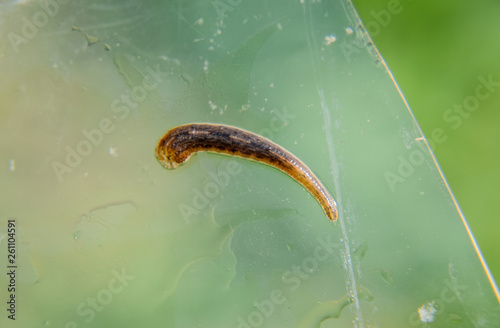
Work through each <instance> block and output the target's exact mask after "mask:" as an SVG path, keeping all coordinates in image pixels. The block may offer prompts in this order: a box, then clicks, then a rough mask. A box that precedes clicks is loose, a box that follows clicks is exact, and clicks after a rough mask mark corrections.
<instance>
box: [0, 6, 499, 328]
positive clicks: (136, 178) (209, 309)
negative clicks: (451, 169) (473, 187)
mask: <svg viewBox="0 0 500 328" xmlns="http://www.w3.org/2000/svg"><path fill="white" fill-rule="evenodd" d="M0 8H1V16H0V27H1V30H0V33H2V39H1V40H2V41H1V44H0V71H1V77H0V94H1V96H0V163H1V169H0V181H1V183H2V189H1V195H0V204H1V206H0V214H1V220H0V234H1V235H0V256H1V258H0V263H2V270H5V271H4V272H5V273H2V274H1V275H0V289H1V290H2V292H1V294H0V299H1V303H2V304H3V307H4V308H5V309H4V310H3V311H2V315H1V317H0V323H1V325H2V327H4V325H8V326H9V327H10V326H13V327H14V326H16V325H17V326H19V327H34V326H46V327H65V328H74V327H138V326H144V327H237V328H248V327H322V328H328V327H431V326H432V327H457V326H460V327H493V326H494V325H495V324H496V323H498V322H500V320H499V319H500V308H499V303H498V291H497V289H496V287H495V284H494V282H493V280H492V279H491V278H489V275H488V271H487V267H486V264H485V263H484V262H483V261H482V257H481V255H480V251H479V250H478V249H477V247H476V246H475V244H474V242H473V237H472V235H471V233H470V232H469V230H468V228H467V223H466V221H465V219H464V218H463V216H462V215H461V212H460V210H459V207H458V205H457V204H456V202H455V200H454V198H453V196H452V194H451V191H450V190H449V188H448V186H447V184H446V181H445V179H444V176H443V174H442V173H441V171H440V169H439V166H438V164H437V162H436V161H435V158H434V157H433V155H432V153H431V151H430V148H429V146H428V143H427V139H426V138H425V136H424V135H423V134H422V132H421V130H420V128H419V127H418V124H417V122H416V121H415V119H414V117H413V115H412V113H411V111H410V110H409V107H408V105H407V104H406V102H405V100H404V97H403V96H402V94H401V92H400V90H399V89H398V87H397V85H396V83H395V81H394V80H393V78H392V75H391V73H390V70H389V69H388V68H387V67H386V65H385V63H384V61H383V60H382V58H381V57H380V55H379V54H378V52H377V49H376V48H375V46H374V45H373V43H372V42H371V40H370V38H369V37H368V35H367V33H366V31H365V29H364V27H363V26H362V24H361V22H360V21H359V18H358V16H357V14H356V12H355V10H354V8H353V7H352V5H351V3H350V2H349V1H343V0H339V1H302V0H301V1H284V0H283V1H281V0H272V1H261V0H254V1H243V0H215V1H182V0H176V1H148V2H146V1H126V2H119V1H106V2H103V1H78V0H74V1H69V0H64V1H63V0H58V1H56V0H48V1H42V2H38V1H10V2H9V1H7V2H4V3H3V4H2V5H0ZM191 122H210V123H214V124H226V125H233V126H237V127H240V128H243V129H246V130H249V131H252V132H254V133H257V134H259V135H262V136H264V137H266V138H269V139H270V140H272V141H273V142H275V143H277V144H279V145H281V146H282V147H284V148H286V149H287V150H289V151H290V152H292V153H293V154H295V155H296V156H297V157H298V158H300V159H301V160H302V161H303V162H304V163H305V164H306V165H307V166H309V167H310V168H311V170H312V171H313V172H314V173H315V174H316V175H317V176H318V177H319V179H320V180H321V181H322V182H323V184H324V185H325V186H326V188H327V189H328V190H329V191H330V192H331V193H332V195H333V197H334V198H335V199H336V201H337V203H338V206H339V218H338V220H337V221H336V222H335V223H332V222H331V221H329V220H328V218H327V217H326V216H325V214H324V212H323V210H322V209H321V207H320V206H319V205H318V203H317V202H316V200H315V199H314V198H313V197H312V196H311V195H310V194H309V193H308V192H307V191H306V190H304V188H302V187H301V186H300V185H299V184H297V183H296V182H294V181H293V179H291V178H290V177H288V176H286V175H285V174H283V173H282V172H279V171H278V170H275V169H273V168H271V167H268V166H265V165H262V164H260V163H256V162H251V161H247V160H244V159H240V158H234V157H228V156H221V155H217V154H207V153H202V154H198V155H196V156H194V157H193V158H191V159H190V160H189V162H188V163H186V164H185V165H183V166H182V167H179V168H177V169H175V170H165V169H164V168H163V167H162V166H161V165H160V164H159V163H158V161H157V160H156V158H155V155H154V150H155V147H156V144H157V142H158V140H159V139H160V138H161V136H162V135H163V134H164V133H165V132H166V131H167V130H169V129H170V128H172V127H175V126H177V125H181V124H186V123H191ZM10 245H14V246H10ZM11 249H15V251H13V252H12V251H10V250H11ZM9 255H15V257H13V256H10V257H9ZM11 261H12V262H11ZM11 284H13V286H14V287H15V290H14V291H9V290H8V289H9V286H10V285H11ZM12 295H14V296H12ZM12 299H13V300H14V301H12ZM6 310H7V311H6ZM9 316H14V317H15V319H16V320H15V321H14V320H12V318H9Z"/></svg>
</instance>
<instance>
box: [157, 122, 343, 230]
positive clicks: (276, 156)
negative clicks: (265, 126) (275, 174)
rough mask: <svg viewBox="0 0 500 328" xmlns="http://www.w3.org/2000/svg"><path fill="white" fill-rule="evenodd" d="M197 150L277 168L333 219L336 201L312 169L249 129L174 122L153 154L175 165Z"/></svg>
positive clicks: (162, 161)
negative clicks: (305, 191)
mask: <svg viewBox="0 0 500 328" xmlns="http://www.w3.org/2000/svg"><path fill="white" fill-rule="evenodd" d="M200 151H205V152H212V153H219V154H224V155H229V156H237V157H242V158H246V159H250V160H253V161H256V162H259V163H264V164H267V165H270V166H272V167H275V168H277V169H278V170H280V171H282V172H284V173H286V174H288V175H289V176H290V177H292V178H293V179H294V180H295V181H297V182H298V183H300V184H301V185H302V186H303V187H304V188H306V189H307V190H308V191H309V192H310V193H311V194H312V195H313V196H314V197H315V198H316V200H317V201H318V203H319V204H320V205H321V207H322V208H323V210H324V211H325V214H326V216H327V217H328V218H329V219H330V220H332V221H335V220H337V203H336V202H335V200H334V199H333V198H332V196H330V194H329V193H328V191H327V190H326V189H325V187H324V186H323V184H322V183H321V182H320V181H319V180H318V178H317V177H316V176H315V175H314V174H313V173H312V171H311V170H310V169H309V168H308V167H307V166H306V165H305V164H304V163H302V161H300V160H299V159H298V158H297V157H295V156H294V155H292V154H291V153H290V152H288V151H287V150H285V149H284V148H282V147H280V146H278V145H277V144H275V143H274V142H272V141H271V140H269V139H266V138H264V137H262V136H259V135H257V134H254V133H252V132H249V131H246V130H243V129H239V128H235V127H232V126H227V125H219V124H209V123H193V124H186V125H180V126H176V127H174V128H172V129H171V130H169V131H168V132H167V133H166V134H165V135H164V136H163V137H162V138H161V139H160V142H159V143H158V146H157V147H156V157H157V158H158V161H160V163H161V164H162V165H163V166H164V167H165V168H167V169H175V168H176V167H178V166H179V165H181V164H183V163H184V162H185V161H186V160H187V159H188V158H189V157H190V156H191V155H193V154H194V153H197V152H200Z"/></svg>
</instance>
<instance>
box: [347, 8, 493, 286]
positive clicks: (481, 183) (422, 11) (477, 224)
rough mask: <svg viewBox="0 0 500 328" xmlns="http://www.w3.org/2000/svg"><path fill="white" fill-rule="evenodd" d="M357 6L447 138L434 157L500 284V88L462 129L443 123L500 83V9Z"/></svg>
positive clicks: (410, 96) (424, 112)
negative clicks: (481, 90)
mask: <svg viewBox="0 0 500 328" xmlns="http://www.w3.org/2000/svg"><path fill="white" fill-rule="evenodd" d="M353 2H354V4H355V6H356V8H357V10H358V12H359V14H360V16H361V19H362V20H363V22H364V24H365V25H366V26H367V28H368V30H369V31H370V35H371V37H372V38H373V40H374V42H375V44H376V46H377V47H378V49H379V51H380V53H381V54H382V56H383V57H384V59H385V60H386V62H387V65H388V66H389V68H390V69H391V71H392V72H393V74H394V77H395V79H396V81H397V82H398V84H399V85H400V87H401V89H402V91H403V93H404V95H405V96H406V98H407V100H408V102H409V104H410V106H411V109H412V111H413V113H414V114H415V116H416V118H417V120H418V122H419V124H420V126H421V128H422V130H423V131H424V133H425V135H426V136H427V138H428V139H431V140H432V139H434V138H433V133H434V131H436V129H442V130H443V131H444V135H445V137H444V139H445V140H443V141H442V142H437V143H436V144H434V145H433V150H434V153H435V155H436V157H437V159H438V161H439V164H440V166H441V168H442V170H443V172H444V174H445V176H446V178H447V180H448V182H449V184H450V187H451V189H452V190H453V193H454V194H455V197H456V198H457V200H458V203H459V204H460V206H461V208H462V210H463V212H464V215H465V217H466V218H467V221H468V222H469V224H470V226H471V228H472V231H473V233H474V235H475V237H476V239H477V241H478V244H479V246H480V248H481V250H482V252H483V254H484V256H485V258H486V260H487V262H488V265H489V267H490V269H491V271H492V273H493V275H494V276H495V277H496V279H497V281H498V280H500V257H498V254H497V253H498V251H499V250H500V238H498V231H499V230H500V220H498V214H497V204H498V201H499V192H498V185H499V184H500V173H499V170H498V169H499V167H500V142H499V141H500V129H499V126H500V111H499V107H500V87H495V90H494V91H492V93H491V96H490V97H489V98H488V99H486V100H482V101H480V102H479V105H478V107H477V109H476V110H475V111H473V112H470V113H469V112H465V113H466V114H465V115H464V117H463V119H462V120H461V122H460V124H458V123H455V124H454V123H450V122H447V121H446V120H445V117H444V116H443V115H445V113H450V110H453V108H454V107H453V106H454V105H458V106H460V105H462V104H463V102H464V101H465V100H466V99H467V97H469V96H473V95H474V93H475V89H476V86H477V85H478V84H479V82H478V78H479V77H481V76H482V77H484V78H487V77H488V76H490V75H491V77H492V80H493V81H499V82H500V61H499V60H498V59H499V58H500V39H499V38H498V31H500V20H498V17H499V16H500V2H499V1H494V0H485V1H465V2H460V1H459V2H457V1H438V2H436V1H430V0H419V1H412V0H354V1H353ZM447 111H448V112H447ZM467 114H470V115H467Z"/></svg>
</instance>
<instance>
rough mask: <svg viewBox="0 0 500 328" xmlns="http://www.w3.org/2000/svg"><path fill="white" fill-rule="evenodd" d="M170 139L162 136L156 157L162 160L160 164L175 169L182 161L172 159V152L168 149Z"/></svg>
mask: <svg viewBox="0 0 500 328" xmlns="http://www.w3.org/2000/svg"><path fill="white" fill-rule="evenodd" d="M167 143H168V141H166V140H165V137H163V138H161V140H160V142H159V143H158V146H157V147H156V149H155V154H156V158H157V159H158V161H159V162H160V164H161V165H162V166H163V167H164V168H166V169H169V170H171V169H175V168H176V167H177V166H179V165H180V164H181V163H177V162H176V161H174V160H173V159H172V152H170V151H168V144H167Z"/></svg>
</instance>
